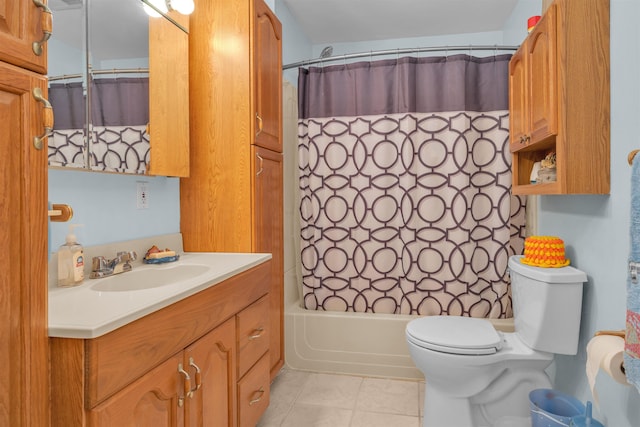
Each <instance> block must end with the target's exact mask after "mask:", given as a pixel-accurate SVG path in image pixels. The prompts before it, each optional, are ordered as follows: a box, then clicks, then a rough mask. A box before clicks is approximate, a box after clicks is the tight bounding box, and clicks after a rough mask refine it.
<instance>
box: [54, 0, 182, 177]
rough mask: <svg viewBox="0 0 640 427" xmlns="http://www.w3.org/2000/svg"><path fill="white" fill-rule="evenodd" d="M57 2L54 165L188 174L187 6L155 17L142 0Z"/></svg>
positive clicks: (126, 171)
mask: <svg viewBox="0 0 640 427" xmlns="http://www.w3.org/2000/svg"><path fill="white" fill-rule="evenodd" d="M49 5H50V7H51V9H52V10H53V13H54V15H55V20H56V28H59V29H58V30H57V31H56V33H55V34H54V36H53V37H52V39H51V40H50V46H49V55H48V56H49V94H50V101H51V104H52V105H53V109H54V114H55V118H56V120H55V123H54V131H53V135H52V136H51V137H50V138H49V147H48V148H49V153H48V156H49V165H50V166H57V167H66V168H81V169H89V170H93V171H108V172H119V173H133V174H149V175H165V176H188V174H189V150H188V146H189V108H188V105H189V86H188V85H189V82H188V80H189V76H188V72H189V61H188V54H189V51H188V49H189V46H188V44H189V38H188V33H187V32H188V23H189V19H188V16H184V15H181V14H179V13H177V12H175V11H172V12H169V13H168V14H166V15H165V17H164V18H162V17H160V15H158V17H157V18H150V17H149V15H148V14H147V13H146V12H145V11H144V8H143V5H144V4H143V2H142V1H141V0H86V1H73V2H70V1H64V0H50V1H49ZM147 7H148V6H147Z"/></svg>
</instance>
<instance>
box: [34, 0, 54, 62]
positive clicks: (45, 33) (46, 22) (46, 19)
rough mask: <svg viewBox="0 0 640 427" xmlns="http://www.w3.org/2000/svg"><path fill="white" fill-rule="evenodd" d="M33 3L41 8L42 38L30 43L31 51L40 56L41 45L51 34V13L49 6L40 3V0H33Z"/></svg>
mask: <svg viewBox="0 0 640 427" xmlns="http://www.w3.org/2000/svg"><path fill="white" fill-rule="evenodd" d="M33 4H35V5H36V6H38V7H39V8H40V9H42V21H41V24H42V39H41V40H40V41H36V42H33V44H32V45H31V48H32V49H33V53H35V54H36V55H38V56H40V55H42V47H43V46H44V44H45V43H46V42H47V40H49V39H50V38H51V35H52V34H53V14H52V13H51V9H49V6H47V5H46V4H45V3H42V2H41V1H40V0H33Z"/></svg>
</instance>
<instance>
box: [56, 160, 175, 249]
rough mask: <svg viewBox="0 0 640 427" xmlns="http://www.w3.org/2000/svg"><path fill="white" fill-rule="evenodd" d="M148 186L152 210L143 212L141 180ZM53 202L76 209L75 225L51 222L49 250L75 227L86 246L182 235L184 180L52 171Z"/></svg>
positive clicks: (57, 244) (59, 243) (74, 213)
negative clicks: (139, 204)
mask: <svg viewBox="0 0 640 427" xmlns="http://www.w3.org/2000/svg"><path fill="white" fill-rule="evenodd" d="M138 181H144V182H147V187H148V200H149V208H148V209H137V203H136V201H137V182H138ZM49 203H50V204H52V203H64V204H68V205H70V206H71V207H72V208H73V218H72V219H71V221H70V222H69V223H63V222H51V223H50V226H49V252H50V253H51V252H54V251H57V250H58V246H60V245H61V244H62V243H64V238H65V236H66V234H67V232H68V229H69V224H83V225H84V226H83V227H79V228H76V229H75V231H74V232H75V234H76V236H77V237H78V240H79V241H80V243H82V244H83V245H85V246H93V245H99V244H104V243H112V242H119V241H123V240H132V239H138V238H143V237H151V236H157V235H161V234H170V233H177V232H179V231H180V182H179V180H178V178H165V177H149V176H143V175H121V174H109V173H98V172H85V171H74V170H54V169H50V170H49Z"/></svg>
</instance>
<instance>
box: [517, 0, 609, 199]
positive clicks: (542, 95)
mask: <svg viewBox="0 0 640 427" xmlns="http://www.w3.org/2000/svg"><path fill="white" fill-rule="evenodd" d="M609 86H610V83H609V0H595V1H593V2H575V1H569V0H556V1H555V2H553V3H552V4H551V5H550V6H549V8H548V9H547V10H546V12H545V13H544V15H543V17H542V19H541V20H540V22H538V24H537V25H536V27H535V28H534V29H533V30H532V31H531V33H530V34H529V36H528V37H527V38H526V40H525V41H524V42H523V43H522V45H521V46H520V49H519V50H518V51H517V52H516V53H515V54H514V55H513V57H512V58H511V62H510V64H509V114H510V150H511V152H512V171H513V193H514V194H607V193H609V186H610V177H609V156H610V155H609V151H610V135H609V133H610V106H609V97H610V96H609V93H610V89H609ZM551 152H555V153H556V173H557V178H556V181H554V182H546V183H540V184H531V182H530V176H531V170H532V168H533V165H534V163H535V162H538V161H541V160H542V159H544V158H545V156H546V155H547V154H549V153H551Z"/></svg>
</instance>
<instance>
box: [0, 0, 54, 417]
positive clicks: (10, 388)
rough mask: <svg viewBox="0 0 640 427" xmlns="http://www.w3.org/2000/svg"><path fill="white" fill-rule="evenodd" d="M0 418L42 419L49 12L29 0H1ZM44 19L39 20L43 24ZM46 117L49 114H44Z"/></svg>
mask: <svg viewBox="0 0 640 427" xmlns="http://www.w3.org/2000/svg"><path fill="white" fill-rule="evenodd" d="M0 23H1V24H0V152H2V156H0V174H1V175H2V178H1V179H0V180H1V182H2V186H0V187H1V189H0V201H1V202H0V217H1V222H0V223H1V224H2V227H1V228H2V231H1V232H0V244H1V245H2V247H3V248H4V252H5V256H3V257H0V270H1V271H2V274H0V342H1V343H2V345H0V365H1V366H2V371H1V372H0V425H2V426H34V427H35V426H37V427H40V426H47V425H49V421H48V410H49V380H48V357H47V355H48V347H47V346H48V337H47V282H46V277H47V270H46V269H47V267H46V266H47V263H46V259H47V157H46V156H47V152H46V141H44V142H43V147H44V149H38V148H36V147H35V146H34V137H36V136H42V135H43V134H44V133H45V132H44V124H45V116H47V115H48V113H45V109H44V102H39V101H37V100H36V99H35V98H34V89H36V88H38V89H39V90H40V91H41V92H42V95H43V97H46V94H47V84H46V78H45V76H44V75H43V74H44V73H45V72H46V44H44V45H43V46H42V51H41V53H40V55H37V54H36V53H35V52H34V49H33V43H34V42H37V41H40V40H43V39H44V38H45V37H44V36H43V28H45V29H47V27H49V26H50V23H51V20H50V15H49V14H46V13H45V12H43V10H42V9H40V8H38V7H37V6H36V5H35V4H34V3H33V2H32V1H20V2H15V1H11V2H0ZM43 26H44V27H43ZM46 121H50V119H49V120H46Z"/></svg>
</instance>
